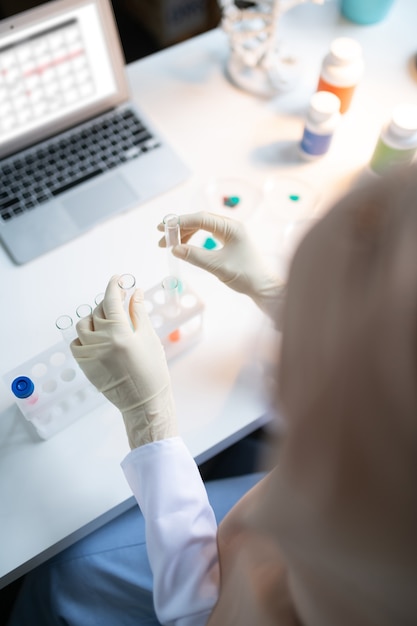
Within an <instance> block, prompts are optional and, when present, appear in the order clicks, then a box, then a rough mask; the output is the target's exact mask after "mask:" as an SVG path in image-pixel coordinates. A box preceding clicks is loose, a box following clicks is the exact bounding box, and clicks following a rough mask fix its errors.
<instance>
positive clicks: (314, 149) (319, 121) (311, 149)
mask: <svg viewBox="0 0 417 626" xmlns="http://www.w3.org/2000/svg"><path fill="white" fill-rule="evenodd" d="M339 109H340V100H339V98H338V97H337V96H335V95H334V94H333V93H330V92H329V91H317V92H316V93H314V94H313V95H312V96H311V99H310V106H309V109H308V112H307V117H306V121H305V126H304V133H303V137H302V139H301V143H300V154H301V156H302V157H303V158H305V159H307V160H313V159H316V158H318V157H321V156H323V155H324V154H326V152H327V151H328V150H329V147H330V143H331V140H332V137H333V133H334V131H335V129H336V127H337V126H338V124H339V121H340V113H339Z"/></svg>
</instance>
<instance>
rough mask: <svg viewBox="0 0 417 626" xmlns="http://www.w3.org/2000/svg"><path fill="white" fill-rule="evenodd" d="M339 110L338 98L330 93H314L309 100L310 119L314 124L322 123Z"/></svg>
mask: <svg viewBox="0 0 417 626" xmlns="http://www.w3.org/2000/svg"><path fill="white" fill-rule="evenodd" d="M339 110H340V100H339V98H338V97H337V96H336V95H335V94H334V93H331V92H330V91H316V93H314V94H313V95H312V96H311V99H310V111H309V113H310V117H311V119H312V120H314V121H315V122H324V121H325V120H328V119H329V118H330V117H332V115H334V114H335V113H338V112H339Z"/></svg>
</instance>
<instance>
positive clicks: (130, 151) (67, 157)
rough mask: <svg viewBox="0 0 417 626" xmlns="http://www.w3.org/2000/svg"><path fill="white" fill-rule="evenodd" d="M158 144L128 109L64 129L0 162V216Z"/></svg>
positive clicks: (13, 214)
mask: <svg viewBox="0 0 417 626" xmlns="http://www.w3.org/2000/svg"><path fill="white" fill-rule="evenodd" d="M159 145H160V142H159V141H158V140H157V139H156V138H155V137H154V136H153V135H152V134H151V132H150V131H149V129H148V128H146V127H145V125H144V124H143V122H141V120H140V119H138V117H137V115H136V114H135V113H134V112H133V111H132V110H130V109H123V110H122V111H114V112H112V113H108V114H106V115H104V116H101V117H100V118H99V120H92V121H91V122H89V123H88V124H85V125H83V126H81V127H77V129H76V130H73V131H69V132H66V133H63V134H62V135H60V136H59V137H56V138H54V139H53V140H50V141H48V142H47V143H46V142H45V143H42V144H41V145H38V146H36V148H33V149H30V150H26V151H25V152H24V153H20V154H19V155H18V156H16V157H12V158H8V159H7V160H5V161H3V163H1V162H0V217H1V218H2V220H3V221H9V220H11V219H13V218H14V217H17V216H19V215H21V214H22V213H24V212H25V211H28V210H33V209H34V208H35V207H36V206H39V205H40V204H42V203H43V202H45V201H46V200H49V199H51V198H54V197H56V196H59V194H61V193H63V192H64V191H67V190H68V189H71V188H72V187H75V186H76V185H79V184H80V183H82V182H85V181H87V180H90V179H92V178H94V177H95V176H98V175H99V174H102V173H103V172H105V171H107V170H111V169H113V168H114V167H116V166H118V165H120V164H121V163H125V162H126V161H131V160H133V159H136V158H137V157H139V156H140V155H141V154H142V153H144V152H148V151H150V150H153V149H154V148H157V147H158V146H159Z"/></svg>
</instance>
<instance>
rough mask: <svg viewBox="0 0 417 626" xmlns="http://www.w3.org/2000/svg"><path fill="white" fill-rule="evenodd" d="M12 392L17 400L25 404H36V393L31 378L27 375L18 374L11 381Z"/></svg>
mask: <svg viewBox="0 0 417 626" xmlns="http://www.w3.org/2000/svg"><path fill="white" fill-rule="evenodd" d="M11 388H12V392H13V394H14V395H15V396H16V398H17V399H18V400H21V401H23V402H24V404H25V405H32V404H36V402H37V401H38V394H37V393H36V392H35V385H34V383H33V380H32V379H31V378H29V377H28V376H18V377H17V378H15V379H14V380H13V381H12V385H11Z"/></svg>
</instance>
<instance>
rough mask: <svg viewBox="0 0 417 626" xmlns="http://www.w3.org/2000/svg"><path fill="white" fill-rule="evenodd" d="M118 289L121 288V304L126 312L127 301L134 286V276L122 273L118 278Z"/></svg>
mask: <svg viewBox="0 0 417 626" xmlns="http://www.w3.org/2000/svg"><path fill="white" fill-rule="evenodd" d="M118 285H119V287H120V289H122V290H123V304H124V307H125V310H126V312H129V302H130V298H131V296H132V295H133V292H134V290H135V286H136V278H135V277H134V276H133V275H132V274H122V275H121V276H120V278H119V280H118Z"/></svg>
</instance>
